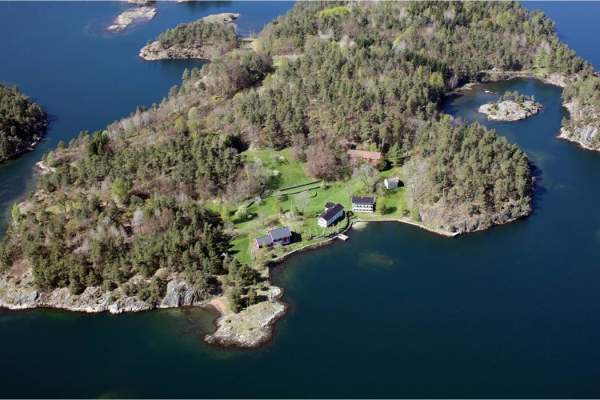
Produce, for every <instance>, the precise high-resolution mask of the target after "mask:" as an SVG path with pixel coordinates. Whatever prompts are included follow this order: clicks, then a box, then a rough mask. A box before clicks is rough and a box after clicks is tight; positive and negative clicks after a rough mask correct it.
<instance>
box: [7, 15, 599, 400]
mask: <svg viewBox="0 0 600 400" xmlns="http://www.w3.org/2000/svg"><path fill="white" fill-rule="evenodd" d="M528 6H534V7H535V8H542V9H544V10H546V11H547V12H548V13H549V14H550V15H551V16H552V18H554V19H555V20H556V21H557V25H558V29H559V31H560V32H561V35H562V37H563V39H564V40H566V41H567V42H568V43H569V45H570V46H571V47H573V48H574V49H575V50H577V51H578V52H581V54H582V55H584V56H586V57H587V58H588V59H590V61H592V62H594V63H595V65H596V66H599V65H600V50H597V49H595V48H594V46H593V44H592V42H593V41H591V39H590V37H592V36H594V35H598V34H600V25H599V24H596V23H595V22H594V21H592V20H591V18H592V16H593V15H597V11H600V7H599V4H597V3H585V4H583V3H578V4H575V5H573V4H570V5H566V4H560V3H558V4H557V3H551V4H547V3H534V4H533V5H532V4H529V3H528ZM122 7H123V6H122V5H119V4H106V3H93V4H85V5H83V4H72V3H61V4H52V3H51V4H46V3H44V4H31V3H28V4H20V5H14V4H4V3H0V20H1V21H2V23H0V34H1V35H2V36H1V37H6V35H9V32H12V30H14V29H16V27H17V26H21V25H22V24H24V23H25V22H27V23H29V21H31V19H33V20H35V21H36V23H35V24H33V25H32V26H34V29H31V30H28V32H25V33H24V34H23V36H19V37H16V36H15V35H14V34H12V36H8V37H9V40H8V43H7V42H6V41H2V42H0V54H4V55H6V54H10V55H11V57H9V59H8V60H6V62H4V60H3V62H2V63H0V79H2V80H5V81H11V82H13V83H17V84H19V85H20V86H21V87H22V88H23V89H24V90H25V91H26V92H28V93H29V94H31V95H32V96H34V97H36V98H38V99H39V100H40V101H41V102H42V104H44V105H45V106H46V107H47V108H48V109H49V110H50V112H51V113H53V114H54V115H56V122H55V123H54V124H53V128H52V131H51V133H50V136H49V137H48V139H47V140H46V141H45V142H44V144H43V146H45V148H49V147H52V146H54V145H55V144H56V142H57V141H58V140H59V139H61V138H62V139H64V138H70V137H72V136H73V135H75V134H77V132H78V131H79V130H80V129H95V128H100V127H102V126H103V125H105V124H106V123H108V122H110V121H111V120H114V119H116V118H118V117H119V116H122V115H125V114H127V113H129V112H130V111H131V110H132V109H133V108H134V107H135V105H137V104H150V103H152V102H153V101H157V100H159V99H160V98H161V96H163V95H164V93H165V92H166V91H167V89H168V87H169V86H171V85H172V84H174V83H176V82H177V81H178V79H179V76H180V74H181V71H182V69H183V66H182V65H181V64H176V65H172V64H170V63H158V64H152V63H144V62H141V61H140V60H138V59H137V58H136V56H135V54H136V51H137V48H138V47H139V46H140V45H142V44H144V43H145V41H147V40H148V39H149V38H151V37H153V36H154V35H155V34H157V33H158V32H159V31H161V30H162V29H164V28H165V27H167V26H170V25H173V24H175V23H177V22H181V21H184V20H190V19H193V18H196V17H198V16H201V15H204V14H207V13H211V12H214V11H213V10H215V9H219V10H221V9H223V10H225V9H227V10H232V11H237V10H240V9H242V8H244V7H245V9H247V10H248V12H247V13H250V14H251V15H252V20H253V21H263V20H266V19H268V18H267V15H266V14H267V13H270V15H269V16H268V17H269V18H270V17H271V16H272V15H275V14H279V13H282V12H284V10H285V9H287V7H289V5H282V4H280V3H270V4H269V6H268V7H261V8H260V11H257V10H258V9H256V8H254V7H255V4H254V3H243V4H236V3H228V4H227V5H212V4H209V5H204V4H203V5H196V6H190V7H189V8H188V7H187V5H166V4H162V3H161V4H159V15H158V17H157V19H156V20H155V21H153V22H151V23H149V24H147V25H144V26H140V27H138V28H136V29H134V30H133V31H132V32H130V33H127V34H125V35H122V36H117V37H112V36H106V35H104V34H102V33H101V31H100V30H99V29H97V26H98V24H101V23H103V21H106V20H110V17H111V16H112V15H114V14H115V13H116V12H117V11H118V10H119V9H120V8H122ZM178 7H180V8H178ZM38 9H42V10H38ZM242 15H244V12H243V11H242ZM162 18H164V19H162ZM5 20H6V22H5ZM19 21H20V22H19ZM59 21H60V22H59ZM6 24H8V25H9V26H8V27H7V25H6ZM248 24H249V25H251V24H250V22H248ZM257 24H259V23H258V22H257ZM11 26H12V28H11ZM55 29H57V30H58V31H55ZM590 35H592V36H590ZM49 37H52V38H54V39H53V40H52V41H51V43H50V44H48V43H47V40H46V42H44V40H43V38H46V39H47V38H49ZM24 45H27V46H30V48H31V49H32V50H31V51H22V50H18V49H19V47H20V46H24ZM10 49H12V50H10ZM484 88H485V89H486V90H489V91H492V92H496V93H502V92H503V91H505V90H515V89H517V90H519V91H521V92H523V93H525V94H532V95H535V97H536V99H537V100H538V101H539V102H541V103H542V104H543V105H544V109H543V111H542V112H541V113H540V114H538V115H536V116H534V117H532V118H530V119H528V120H526V121H522V122H515V123H493V122H491V123H488V122H487V121H485V120H484V119H483V118H482V116H480V115H479V114H477V113H476V111H475V110H476V108H477V107H478V106H479V105H480V104H482V103H484V102H487V101H489V100H490V99H493V98H495V95H494V94H488V93H485V92H484V91H483V88H482V89H481V90H474V91H471V92H469V93H467V94H466V95H465V96H462V97H459V98H455V99H451V100H449V102H448V103H447V104H446V106H445V108H446V111H447V112H449V113H451V114H453V115H455V116H458V117H461V118H463V119H466V120H470V121H472V120H478V121H480V122H482V123H484V124H486V125H487V126H489V127H491V128H494V129H496V130H497V132H498V133H499V134H501V135H504V136H506V137H507V139H508V140H510V141H511V142H514V143H517V144H518V145H519V146H520V147H521V148H523V149H524V150H525V151H526V152H527V153H528V155H529V156H530V158H531V159H532V160H533V162H534V163H535V165H536V166H537V167H538V168H539V172H538V175H539V176H538V189H537V193H536V197H535V199H536V200H535V212H534V213H533V215H532V216H531V217H530V218H527V219H525V220H523V221H520V222H517V223H514V224H510V225H508V226H504V227H500V228H496V229H492V230H490V231H488V232H483V233H477V234H471V235H467V236H463V237H460V238H458V239H452V240H450V239H444V238H440V237H437V236H434V235H431V234H429V233H427V232H424V231H420V230H418V229H416V228H413V227H410V226H403V225H399V224H372V225H370V226H368V227H367V228H366V229H364V230H359V231H354V232H352V234H351V236H352V237H351V240H350V241H349V242H347V243H338V244H335V245H332V246H330V247H327V248H324V249H320V250H318V251H312V252H308V253H305V254H303V255H302V256H300V257H295V258H293V259H291V260H290V261H289V262H287V263H286V264H285V265H284V266H283V267H281V268H278V269H277V270H276V272H275V275H276V277H275V280H276V282H277V283H278V284H280V285H282V286H283V287H284V288H285V289H286V299H287V301H288V302H289V303H290V312H289V314H288V316H287V317H286V318H284V319H283V320H282V321H281V322H280V323H279V324H278V325H277V329H276V334H275V337H274V339H273V341H272V343H270V344H269V345H268V346H266V347H263V348H261V349H259V350H256V351H230V350H222V349H218V348H215V347H211V346H208V345H205V344H203V343H202V341H201V336H202V333H203V332H206V331H207V330H209V329H211V318H212V316H211V315H209V314H207V313H206V312H202V311H199V310H193V311H166V312H149V313H141V314H136V315H126V316H110V315H94V316H88V315H81V314H73V313H64V312H49V311H31V312H20V313H16V312H3V313H0V349H1V354H2V356H3V362H2V364H1V366H0V376H1V378H0V383H1V385H0V387H1V388H2V389H0V394H2V395H5V396H36V395H38V396H40V395H46V396H47V395H54V396H141V397H149V396H151V397H165V396H181V397H185V396H194V397H223V396H225V397H234V396H236V397H253V396H260V397H284V396H295V397H298V396H312V397H319V396H338V397H365V396H380V397H400V396H408V397H419V396H420V397H423V396H425V397H432V396H433V397H435V396H444V397H463V396H476V397H482V396H483V397H510V396H513V397H525V396H527V397H533V396H536V397H578V396H579V397H582V396H586V397H598V396H600V383H599V382H600V381H599V380H598V376H600V364H599V363H598V359H600V344H598V337H599V336H600V321H599V317H598V316H599V315H600V290H598V289H599V288H600V265H599V262H598V260H600V246H599V245H600V215H599V213H598V212H597V199H598V198H600V185H599V184H598V179H597V178H598V176H600V154H596V153H592V152H588V151H584V150H582V149H580V148H578V147H577V146H575V145H572V144H570V143H567V142H564V141H559V140H558V139H556V133H557V131H558V128H559V126H560V120H561V118H562V116H563V115H564V114H563V113H564V111H563V109H562V108H561V106H560V89H559V88H556V87H553V86H549V85H544V84H541V83H539V82H536V81H532V80H514V81H510V82H506V83H501V84H491V85H486V86H485V87H484ZM42 152H43V149H39V150H36V152H34V153H31V154H29V155H27V156H26V157H25V158H22V159H20V160H18V161H16V162H13V163H9V164H7V165H5V166H3V167H1V169H0V188H1V189H2V191H3V192H2V201H3V202H4V203H3V204H4V207H6V204H8V203H9V202H11V201H13V200H14V198H16V197H18V196H19V195H21V194H22V193H23V192H24V190H26V189H25V188H26V187H27V184H28V182H31V179H30V176H31V172H30V171H31V164H32V163H33V162H35V161H36V160H37V159H39V157H40V156H41V154H42Z"/></svg>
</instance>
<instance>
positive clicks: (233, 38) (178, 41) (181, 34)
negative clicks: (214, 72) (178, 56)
mask: <svg viewBox="0 0 600 400" xmlns="http://www.w3.org/2000/svg"><path fill="white" fill-rule="evenodd" d="M157 40H158V42H159V43H160V44H161V46H162V47H163V48H169V47H173V46H177V47H181V48H190V47H191V48H196V47H204V46H211V47H218V48H219V49H220V52H219V53H220V54H224V53H226V52H227V51H229V50H232V49H234V48H236V47H237V46H238V39H237V35H236V33H235V29H234V27H233V25H231V24H222V23H215V22H206V21H203V20H198V21H194V22H191V23H188V24H180V25H177V26H176V27H175V28H171V29H168V30H166V31H165V32H163V33H161V34H160V35H159V36H158V39H157Z"/></svg>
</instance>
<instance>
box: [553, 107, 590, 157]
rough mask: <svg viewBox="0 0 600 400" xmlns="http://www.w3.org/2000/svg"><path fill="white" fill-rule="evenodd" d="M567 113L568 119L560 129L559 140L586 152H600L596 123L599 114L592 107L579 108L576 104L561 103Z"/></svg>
mask: <svg viewBox="0 0 600 400" xmlns="http://www.w3.org/2000/svg"><path fill="white" fill-rule="evenodd" d="M563 106H564V107H565V108H566V109H567V110H568V111H569V116H570V119H569V121H567V124H566V125H563V126H562V127H561V128H560V134H559V135H558V137H559V138H560V139H564V140H568V141H569V142H573V143H576V144H578V145H579V146H581V147H582V148H584V149H586V150H592V151H600V135H599V129H598V125H597V123H596V124H594V122H593V121H600V112H598V111H597V110H596V109H595V108H594V107H590V106H583V107H582V106H580V105H579V104H578V103H577V102H575V101H571V102H568V103H563Z"/></svg>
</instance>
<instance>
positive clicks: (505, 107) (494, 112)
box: [478, 92, 542, 121]
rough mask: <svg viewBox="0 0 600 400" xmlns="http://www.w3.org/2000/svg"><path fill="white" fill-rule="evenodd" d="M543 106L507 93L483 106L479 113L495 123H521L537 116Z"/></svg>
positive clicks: (513, 93) (532, 100)
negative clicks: (520, 121)
mask: <svg viewBox="0 0 600 400" xmlns="http://www.w3.org/2000/svg"><path fill="white" fill-rule="evenodd" d="M541 109H542V105H541V104H539V103H536V102H535V99H533V98H531V97H527V96H523V95H522V94H520V93H518V92H506V93H504V94H503V95H502V96H501V97H500V99H498V100H497V101H494V102H491V103H487V104H483V105H482V106H481V107H479V110H478V111H479V112H480V113H482V114H485V115H487V118H488V119H490V120H493V121H519V120H522V119H525V118H529V117H531V116H532V115H535V114H537V113H538V112H539V111H540V110H541Z"/></svg>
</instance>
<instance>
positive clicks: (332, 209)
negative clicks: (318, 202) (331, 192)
mask: <svg viewBox="0 0 600 400" xmlns="http://www.w3.org/2000/svg"><path fill="white" fill-rule="evenodd" d="M343 217H344V207H343V206H342V205H341V204H339V203H337V204H333V203H327V204H325V211H323V212H322V213H321V215H319V220H318V223H319V226H320V227H323V228H327V227H328V226H330V225H333V224H334V223H336V222H337V221H338V220H339V219H340V218H343Z"/></svg>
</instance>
